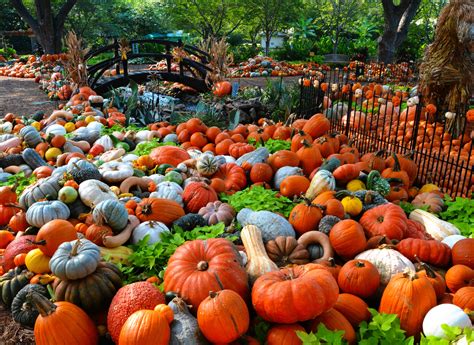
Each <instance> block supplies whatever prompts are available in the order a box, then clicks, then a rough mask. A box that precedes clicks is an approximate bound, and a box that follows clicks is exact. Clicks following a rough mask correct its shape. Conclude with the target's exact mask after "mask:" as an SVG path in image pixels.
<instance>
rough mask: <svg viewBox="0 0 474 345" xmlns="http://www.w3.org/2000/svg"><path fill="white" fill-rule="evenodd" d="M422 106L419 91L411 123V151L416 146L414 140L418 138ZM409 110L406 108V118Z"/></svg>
mask: <svg viewBox="0 0 474 345" xmlns="http://www.w3.org/2000/svg"><path fill="white" fill-rule="evenodd" d="M422 108H423V102H422V95H421V93H418V104H417V105H416V110H415V122H414V124H413V138H411V150H412V151H413V150H415V148H416V141H417V139H418V127H419V125H420V120H421V110H422ZM409 112H410V110H409V109H407V119H408V113H409Z"/></svg>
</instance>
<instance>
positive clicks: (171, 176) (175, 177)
mask: <svg viewBox="0 0 474 345" xmlns="http://www.w3.org/2000/svg"><path fill="white" fill-rule="evenodd" d="M164 181H170V182H174V183H177V184H179V185H182V184H183V175H181V173H180V172H178V171H175V170H171V171H169V172H167V173H166V175H165V178H164Z"/></svg>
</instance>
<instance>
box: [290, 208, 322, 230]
mask: <svg viewBox="0 0 474 345" xmlns="http://www.w3.org/2000/svg"><path fill="white" fill-rule="evenodd" d="M322 217H323V213H322V212H321V209H320V208H319V207H318V206H315V205H312V204H311V203H309V202H303V203H301V204H298V205H296V206H295V207H294V208H293V210H291V213H290V216H289V217H288V220H289V222H290V224H291V225H292V226H293V228H294V229H295V231H296V232H297V233H298V234H299V235H302V234H304V233H305V232H308V231H311V230H316V229H317V228H318V224H319V222H320V220H321V218H322Z"/></svg>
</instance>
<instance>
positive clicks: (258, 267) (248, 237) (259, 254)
mask: <svg viewBox="0 0 474 345" xmlns="http://www.w3.org/2000/svg"><path fill="white" fill-rule="evenodd" d="M240 237H241V238H242V242H243V244H244V247H245V251H246V253H247V258H248V261H247V265H246V266H245V269H246V270H247V274H248V275H249V279H250V281H251V282H252V283H253V282H254V281H255V280H256V279H257V278H258V277H260V276H261V275H263V274H265V273H267V272H271V271H278V266H277V265H276V264H275V263H274V262H273V261H272V260H270V258H269V257H268V255H267V252H266V251H265V246H264V245H263V240H262V234H261V232H260V229H259V228H257V227H256V226H254V225H246V226H245V227H244V228H243V229H242V231H241V233H240Z"/></svg>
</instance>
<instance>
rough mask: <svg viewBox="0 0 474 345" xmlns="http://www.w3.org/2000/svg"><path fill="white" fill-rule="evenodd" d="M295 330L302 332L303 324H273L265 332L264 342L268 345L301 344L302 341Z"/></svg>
mask: <svg viewBox="0 0 474 345" xmlns="http://www.w3.org/2000/svg"><path fill="white" fill-rule="evenodd" d="M296 331H300V332H304V331H305V329H304V328H303V326H300V325H298V324H296V323H295V324H291V325H275V326H273V327H272V328H270V330H269V331H268V333H267V339H266V344H268V345H301V344H303V342H302V341H301V339H300V338H298V335H297V334H296Z"/></svg>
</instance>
